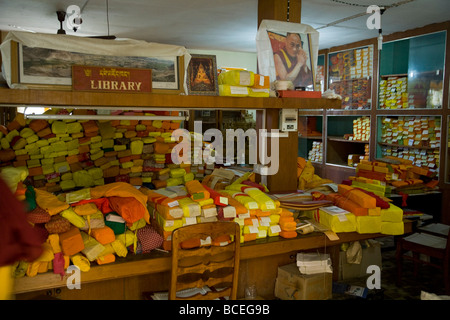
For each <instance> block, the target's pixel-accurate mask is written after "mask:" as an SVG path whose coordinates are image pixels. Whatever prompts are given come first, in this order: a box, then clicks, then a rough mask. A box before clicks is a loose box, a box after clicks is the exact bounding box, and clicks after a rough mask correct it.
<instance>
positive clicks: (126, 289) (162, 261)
mask: <svg viewBox="0 0 450 320" xmlns="http://www.w3.org/2000/svg"><path fill="white" fill-rule="evenodd" d="M410 232H412V222H411V221H405V234H407V233H410ZM338 236H339V240H336V241H330V240H329V239H328V238H327V237H326V236H325V235H324V234H323V233H321V232H313V233H311V234H307V235H298V236H297V237H296V238H293V239H283V238H281V237H268V238H264V239H258V240H256V241H250V242H247V243H243V244H242V246H241V260H240V261H241V262H240V272H239V289H238V297H243V296H245V288H246V287H248V286H250V285H255V286H256V288H257V292H258V295H260V296H262V297H267V298H273V291H274V285H275V278H276V277H277V271H278V266H281V265H285V264H288V263H294V262H295V261H296V253H297V252H298V251H308V250H320V251H322V252H326V253H329V254H330V257H331V260H332V264H333V279H334V280H337V277H338V275H339V270H338V266H339V247H340V245H341V244H342V243H345V242H352V241H358V240H366V239H374V238H379V237H385V236H386V235H384V234H381V233H369V234H359V233H356V232H345V233H338ZM170 257H171V256H170V253H167V252H161V251H158V250H154V251H152V252H151V253H149V254H138V255H133V254H129V255H128V256H127V257H126V258H117V260H116V262H114V263H112V264H107V265H99V266H97V265H96V266H93V267H91V269H90V270H89V271H88V272H82V273H81V290H76V289H73V290H69V289H68V288H67V287H66V281H67V279H66V278H63V279H61V276H60V275H57V274H53V273H52V272H47V273H43V274H38V275H37V276H35V277H27V276H25V277H22V278H19V279H16V281H15V288H14V292H15V294H16V295H17V298H18V299H22V298H24V299H28V298H31V297H33V296H35V295H36V294H47V295H58V296H59V297H61V298H63V299H78V298H80V299H140V298H141V296H140V293H141V292H143V291H163V290H167V288H168V283H169V271H170V268H171V261H170ZM83 289H86V290H83Z"/></svg>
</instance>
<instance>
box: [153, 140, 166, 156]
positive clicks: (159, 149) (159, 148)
mask: <svg viewBox="0 0 450 320" xmlns="http://www.w3.org/2000/svg"><path fill="white" fill-rule="evenodd" d="M153 148H154V149H153V150H154V152H155V153H159V154H166V153H168V152H169V145H168V144H167V143H164V142H155V143H154V144H153Z"/></svg>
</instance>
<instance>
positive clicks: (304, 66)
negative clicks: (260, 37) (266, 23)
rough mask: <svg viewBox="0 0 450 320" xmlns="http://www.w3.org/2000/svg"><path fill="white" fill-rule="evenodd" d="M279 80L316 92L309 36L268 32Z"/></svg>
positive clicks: (295, 33)
mask: <svg viewBox="0 0 450 320" xmlns="http://www.w3.org/2000/svg"><path fill="white" fill-rule="evenodd" d="M267 35H268V36H269V39H270V44H271V46H272V51H273V60H274V65H275V73H276V79H277V80H287V81H292V83H293V84H294V87H295V88H302V89H303V90H314V74H313V67H312V62H311V48H310V46H309V43H310V41H309V36H308V35H307V34H301V33H297V32H273V31H267Z"/></svg>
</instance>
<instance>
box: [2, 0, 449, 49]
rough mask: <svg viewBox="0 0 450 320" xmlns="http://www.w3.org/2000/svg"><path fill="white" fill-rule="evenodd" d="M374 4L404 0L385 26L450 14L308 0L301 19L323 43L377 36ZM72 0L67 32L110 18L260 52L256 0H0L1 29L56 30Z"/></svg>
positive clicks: (407, 3)
mask: <svg viewBox="0 0 450 320" xmlns="http://www.w3.org/2000/svg"><path fill="white" fill-rule="evenodd" d="M279 1H288V0H279ZM107 4H108V14H107ZM352 4H353V5H352ZM355 4H356V5H355ZM371 4H377V5H379V6H390V5H393V4H399V6H394V7H390V8H388V9H387V10H386V12H385V13H384V14H383V15H382V29H383V34H390V33H393V32H397V31H404V30H408V29H413V28H416V27H422V26H425V25H428V24H431V23H435V22H443V21H448V20H450V18H449V17H450V15H449V12H450V0H303V1H302V12H301V13H302V23H305V24H309V25H311V26H312V27H314V28H316V29H318V31H319V32H320V38H319V39H320V41H319V44H320V48H321V49H322V48H330V47H333V46H337V45H342V44H346V43H351V42H354V41H358V40H363V39H368V38H374V37H377V35H378V31H377V30H369V29H368V28H367V27H366V20H367V18H368V17H369V15H368V14H366V15H363V14H364V12H365V11H366V8H367V6H369V5H371ZM69 5H77V6H79V7H80V8H81V9H82V19H83V23H82V25H81V28H80V29H79V30H78V31H77V32H76V33H75V32H73V31H72V30H67V27H66V26H65V24H64V28H65V29H66V32H67V34H70V35H76V36H99V35H108V20H109V34H110V35H115V36H116V37H117V38H133V39H139V40H146V41H148V42H159V43H165V44H175V45H182V46H185V47H186V48H187V49H203V50H226V51H239V52H256V45H255V36H256V31H257V27H258V26H257V20H258V15H257V12H258V0H127V1H119V0H40V1H35V0H0V30H7V31H8V30H29V31H34V32H42V33H56V31H57V30H58V29H59V26H60V25H59V21H58V19H57V15H56V11H57V10H63V11H66V9H67V7H68V6H69ZM354 16H359V17H357V18H351V17H354ZM107 18H108V19H107ZM348 18H350V19H349V20H348V21H343V22H341V23H337V24H336V25H332V26H327V24H333V22H336V21H341V20H347V19H348Z"/></svg>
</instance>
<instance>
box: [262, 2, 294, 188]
mask: <svg viewBox="0 0 450 320" xmlns="http://www.w3.org/2000/svg"><path fill="white" fill-rule="evenodd" d="M301 4H302V1H301V0H259V1H258V26H259V24H260V23H261V21H262V20H264V19H268V20H280V21H288V19H289V22H295V23H300V21H301V6H302V5H301ZM263 121H264V119H263V111H257V129H261V128H265V129H267V131H268V132H270V130H271V129H279V110H277V109H266V117H265V122H264V123H263ZM268 144H269V145H270V143H268ZM268 150H269V152H270V147H268ZM269 155H270V153H269ZM279 155H280V157H279V169H278V173H277V174H274V175H270V176H267V188H268V189H269V191H270V193H280V192H295V191H296V190H297V186H298V180H297V157H298V133H297V132H289V137H287V138H279ZM258 178H259V179H260V177H258Z"/></svg>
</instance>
